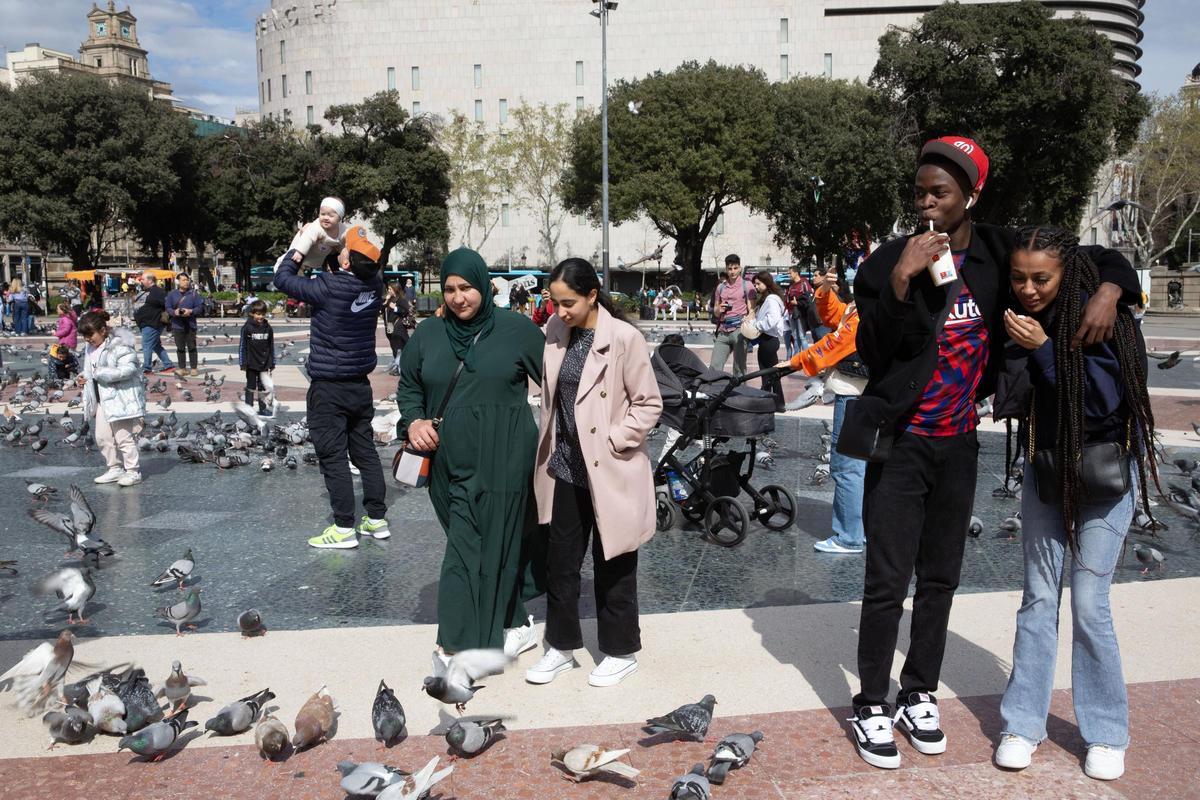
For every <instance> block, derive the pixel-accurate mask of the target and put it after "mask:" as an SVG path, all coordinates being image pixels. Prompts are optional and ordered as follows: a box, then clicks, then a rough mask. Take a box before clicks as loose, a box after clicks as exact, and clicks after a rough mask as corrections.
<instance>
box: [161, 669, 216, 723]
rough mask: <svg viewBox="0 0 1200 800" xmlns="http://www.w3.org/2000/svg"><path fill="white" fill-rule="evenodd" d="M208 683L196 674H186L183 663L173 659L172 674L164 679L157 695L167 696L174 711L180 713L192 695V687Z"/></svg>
mask: <svg viewBox="0 0 1200 800" xmlns="http://www.w3.org/2000/svg"><path fill="white" fill-rule="evenodd" d="M206 685H207V684H206V683H205V681H204V679H203V678H197V677H196V676H195V675H185V674H184V672H183V664H181V663H179V662H178V661H172V662H171V674H170V675H168V676H167V679H166V680H165V681H163V685H162V686H161V687H159V689H158V692H157V693H156V694H155V697H165V698H166V699H167V702H168V703H170V704H171V710H172V713H178V712H179V711H182V710H183V709H184V707H186V706H187V702H188V700H189V699H190V698H191V696H192V687H193V686H206Z"/></svg>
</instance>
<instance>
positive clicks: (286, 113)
mask: <svg viewBox="0 0 1200 800" xmlns="http://www.w3.org/2000/svg"><path fill="white" fill-rule="evenodd" d="M283 118H284V120H285V121H287V122H291V121H292V110H291V109H290V108H285V109H284V110H283Z"/></svg>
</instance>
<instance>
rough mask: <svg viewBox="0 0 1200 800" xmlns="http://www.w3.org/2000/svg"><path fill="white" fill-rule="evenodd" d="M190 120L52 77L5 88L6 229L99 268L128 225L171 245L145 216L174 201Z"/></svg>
mask: <svg viewBox="0 0 1200 800" xmlns="http://www.w3.org/2000/svg"><path fill="white" fill-rule="evenodd" d="M181 122H182V124H183V125H184V126H186V124H187V123H186V120H181V119H180V118H179V117H178V115H175V114H174V112H172V111H171V110H170V108H169V107H167V106H165V105H164V104H162V103H158V102H155V101H153V100H151V99H150V98H149V97H147V96H146V94H145V93H144V92H142V91H140V90H138V89H135V88H132V87H129V86H124V85H114V84H110V83H108V82H106V81H102V80H99V79H96V78H92V77H89V76H83V75H70V74H45V75H40V76H38V77H36V78H35V79H33V80H30V81H27V82H23V83H21V84H20V85H19V86H18V87H17V88H16V89H9V88H7V87H3V88H0V197H3V201H2V202H0V232H3V234H4V235H5V236H7V237H9V238H12V239H17V238H20V237H22V236H25V237H28V238H30V239H32V240H33V241H34V242H35V243H36V244H37V245H38V246H39V247H41V248H43V249H48V250H55V251H60V252H64V253H66V254H67V255H68V256H69V257H70V258H71V261H72V262H73V263H74V264H75V265H76V266H77V267H80V268H82V267H85V266H86V267H94V266H96V265H97V263H98V261H99V257H100V251H101V249H102V248H103V245H104V243H105V242H106V241H108V240H109V239H111V238H112V235H113V232H114V231H115V229H116V228H117V227H118V226H122V225H123V224H124V223H122V222H121V220H129V221H130V222H131V223H132V224H133V225H134V226H135V228H136V229H137V230H138V232H139V233H140V234H142V237H143V238H144V239H152V240H155V241H158V240H163V239H168V240H169V239H170V238H171V234H170V233H169V232H167V231H166V230H165V229H164V228H163V227H162V225H161V220H159V221H158V222H154V223H151V221H150V220H149V219H148V218H147V217H145V216H144V215H142V214H141V213H140V212H142V211H144V210H145V209H146V208H147V207H148V206H150V205H153V204H156V203H157V204H163V205H166V204H169V203H170V202H171V200H172V198H173V197H174V196H175V195H176V194H177V192H178V190H179V177H178V175H177V174H176V172H175V167H176V166H177V164H176V160H177V158H178V157H179V149H180V147H182V146H184V145H185V143H186V141H187V136H188V135H189V134H188V131H186V129H185V128H181V127H180V123H181Z"/></svg>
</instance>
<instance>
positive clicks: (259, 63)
mask: <svg viewBox="0 0 1200 800" xmlns="http://www.w3.org/2000/svg"><path fill="white" fill-rule="evenodd" d="M258 71H259V72H262V48H261V47H260V48H258Z"/></svg>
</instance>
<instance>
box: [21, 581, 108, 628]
mask: <svg viewBox="0 0 1200 800" xmlns="http://www.w3.org/2000/svg"><path fill="white" fill-rule="evenodd" d="M33 590H34V591H35V592H36V593H37V594H50V593H51V592H53V593H54V594H56V595H57V596H58V599H59V600H62V601H63V602H62V604H61V605H59V609H60V610H64V611H66V612H67V624H68V625H74V624H75V615H76V614H78V615H79V622H80V623H84V622H87V617H85V616H84V615H83V612H84V611H85V610H86V609H87V603H88V600H91V599H92V597H93V596H94V595H95V594H96V584H95V583H94V582H93V581H92V571H91V570H90V569H86V568H85V569H77V568H76V567H65V568H63V569H60V570H58V571H56V572H51V573H50V574H49V575H47V576H46V577H44V578H42V579H41V580H40V581H38V582H37V584H36V585H35V586H34V589H33Z"/></svg>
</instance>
